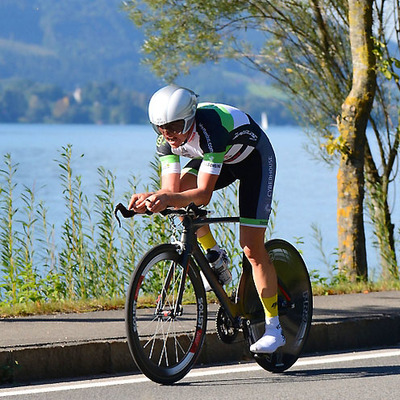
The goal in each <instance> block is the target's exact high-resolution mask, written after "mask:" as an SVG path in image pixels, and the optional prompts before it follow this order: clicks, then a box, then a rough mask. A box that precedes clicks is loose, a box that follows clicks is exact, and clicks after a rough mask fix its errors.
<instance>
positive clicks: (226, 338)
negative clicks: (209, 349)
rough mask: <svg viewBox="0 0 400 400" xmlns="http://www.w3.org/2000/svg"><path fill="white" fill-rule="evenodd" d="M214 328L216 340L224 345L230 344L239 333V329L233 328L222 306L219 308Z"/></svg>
mask: <svg viewBox="0 0 400 400" xmlns="http://www.w3.org/2000/svg"><path fill="white" fill-rule="evenodd" d="M215 326H216V328H217V336H218V339H219V340H221V341H222V342H224V343H228V344H229V343H232V342H233V341H234V340H235V339H236V337H237V335H238V333H239V329H238V328H236V327H235V326H233V323H232V321H231V320H230V318H229V317H228V314H227V313H226V312H225V309H224V308H223V307H222V306H219V309H218V312H217V316H216V319H215Z"/></svg>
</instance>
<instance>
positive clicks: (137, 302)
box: [125, 244, 207, 384]
mask: <svg viewBox="0 0 400 400" xmlns="http://www.w3.org/2000/svg"><path fill="white" fill-rule="evenodd" d="M180 259H181V256H180V255H179V253H178V252H177V248H176V246H174V245H172V244H162V245H159V246H156V247H154V248H153V249H152V250H150V251H149V252H148V253H147V254H146V255H145V256H144V257H143V258H142V260H141V261H140V262H139V264H138V265H137V267H136V268H135V271H134V272H133V274H132V278H131V282H130V285H129V289H128V293H127V299H126V305H125V323H126V331H127V338H128V344H129V349H130V352H131V354H132V357H133V359H134V361H135V363H136V364H137V366H138V367H139V369H140V370H141V371H142V372H143V373H144V374H145V375H146V376H147V377H148V378H149V379H151V380H152V381H154V382H157V383H161V384H172V383H174V382H176V381H178V380H180V379H182V378H183V377H184V376H185V375H186V374H187V373H188V372H189V371H190V369H191V368H192V366H193V364H194V363H195V362H196V359H197V357H198V355H199V353H200V350H201V348H202V345H203V342H204V338H205V334H206V324H207V301H206V294H205V290H204V286H203V283H202V280H201V277H200V274H199V271H198V269H197V267H196V266H195V264H194V263H193V262H192V261H190V262H189V268H188V273H187V278H186V283H185V292H184V295H185V296H188V297H191V298H190V299H189V298H187V299H185V298H184V300H187V301H188V302H190V300H192V301H193V300H194V303H195V304H187V305H184V306H183V307H182V308H181V309H179V312H178V313H177V315H174V311H173V310H174V307H175V302H176V295H177V291H178V289H179V283H180V281H181V274H182V271H183V267H182V265H181V264H180ZM168 271H169V273H170V278H171V279H170V282H169V283H168V279H166V277H167V275H168Z"/></svg>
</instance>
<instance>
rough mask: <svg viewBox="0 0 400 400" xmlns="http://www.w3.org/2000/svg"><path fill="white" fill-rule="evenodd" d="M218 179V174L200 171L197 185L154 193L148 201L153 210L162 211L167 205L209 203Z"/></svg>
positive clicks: (148, 206)
mask: <svg viewBox="0 0 400 400" xmlns="http://www.w3.org/2000/svg"><path fill="white" fill-rule="evenodd" d="M217 180H218V175H214V174H210V173H207V172H202V171H199V175H198V177H197V187H196V188H194V189H189V190H185V191H183V192H170V191H159V192H156V193H154V194H152V195H151V196H150V197H149V198H148V201H147V202H146V206H147V208H148V209H149V210H150V211H152V212H160V211H162V210H164V209H165V208H166V207H168V206H171V207H185V206H187V205H188V204H190V203H192V202H193V203H195V204H196V205H207V204H208V203H209V202H210V200H211V196H212V193H213V191H214V188H215V184H216V182H217Z"/></svg>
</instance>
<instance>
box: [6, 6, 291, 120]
mask: <svg viewBox="0 0 400 400" xmlns="http://www.w3.org/2000/svg"><path fill="white" fill-rule="evenodd" d="M120 4H121V1H120V0H86V1H81V0H68V1H54V0H2V1H1V2H0V90H1V92H0V107H2V110H1V111H2V112H0V121H7V122H14V120H13V118H14V119H15V118H17V121H22V122H25V121H26V122H29V121H32V118H31V117H29V112H28V111H26V110H25V109H26V107H29V104H30V103H31V102H32V100H31V97H29V96H32V95H34V96H36V98H37V99H38V100H37V101H39V102H40V101H44V99H43V100H42V98H41V97H40V96H38V94H37V92H40V93H43V92H44V91H47V90H48V89H49V85H50V86H51V87H52V89H51V91H52V93H53V94H54V91H57V90H58V91H59V92H60V96H61V97H59V98H56V99H53V100H51V101H50V100H49V102H48V104H47V103H46V105H45V106H43V107H41V108H42V109H44V108H47V109H49V110H50V111H51V115H47V114H46V112H45V111H42V112H41V113H39V114H37V113H36V112H35V113H33V114H34V115H35V117H34V122H40V119H41V118H42V119H43V121H44V122H46V121H48V122H54V121H56V122H99V121H97V120H93V118H92V117H90V116H89V117H87V116H86V117H85V118H80V119H79V118H78V121H74V120H72V119H71V118H70V119H68V118H66V115H63V118H64V117H65V118H64V120H63V119H58V120H57V115H58V114H57V112H56V113H54V112H53V111H54V107H55V102H56V101H59V100H62V99H65V98H68V99H69V100H68V101H70V100H71V99H73V97H72V94H73V93H74V91H75V90H76V89H77V88H85V87H87V86H88V85H89V86H90V87H92V86H93V85H100V86H101V87H103V85H104V84H107V85H110V84H111V83H112V87H113V88H114V87H115V86H116V87H118V88H119V89H118V90H119V92H120V93H119V95H118V99H119V100H118V101H121V100H120V98H122V97H123V98H124V99H125V102H129V101H130V100H126V99H127V98H128V97H133V101H134V103H135V107H137V108H138V109H137V110H136V114H135V120H137V121H138V122H142V121H143V120H145V119H146V110H145V108H146V103H147V100H148V98H149V97H150V95H151V93H153V92H154V91H155V90H156V89H157V88H159V87H160V86H161V85H162V84H163V82H162V80H161V79H159V78H157V77H155V76H154V75H153V74H152V73H151V71H150V70H149V68H148V67H147V66H144V65H142V64H141V62H140V57H141V55H140V46H141V43H142V41H143V35H142V34H141V32H140V31H138V30H137V29H136V27H135V26H134V25H133V23H132V22H131V21H130V20H129V19H128V18H127V15H126V14H125V13H124V12H122V10H121V9H120ZM178 83H182V84H185V85H187V86H190V87H191V88H193V89H194V90H196V91H197V92H198V93H200V94H201V97H202V99H203V100H218V101H225V102H228V103H232V104H236V105H239V106H241V107H243V108H245V109H246V110H248V111H249V112H251V113H253V114H254V115H260V113H261V112H262V111H270V110H272V111H273V112H271V113H270V115H271V118H272V119H271V118H270V122H271V123H288V122H291V120H290V117H289V115H288V113H287V111H285V110H284V109H283V108H282V94H281V93H277V92H276V90H275V89H271V88H270V87H269V83H268V81H267V80H266V78H265V76H263V75H261V74H255V75H254V76H250V77H249V75H248V71H245V70H243V69H242V67H240V66H239V65H238V64H236V63H234V62H232V61H230V62H223V63H221V64H218V65H214V64H213V65H206V66H201V67H198V68H196V69H195V70H193V71H192V72H191V75H190V76H189V77H182V78H180V79H179V81H178ZM41 85H45V86H46V90H43V87H42V86H41ZM32 87H36V89H35V90H33V89H32ZM106 87H108V86H106ZM21 88H22V89H21ZM38 88H40V89H38ZM21 90H24V92H23V93H22V94H21ZM32 90H33V91H34V93H33V94H32V93H31V92H32ZM7 91H8V92H7ZM10 91H11V92H12V93H11V94H10V93H9V92H10ZM128 91H129V92H130V93H129V94H128V93H127V92H128ZM6 92H7V93H8V95H7V96H6ZM132 93H133V94H132ZM138 94H140V95H141V97H140V96H138ZM21 96H22V97H23V98H24V99H22V97H21ZM139 97H140V100H139ZM36 98H35V99H36ZM10 99H11V100H12V101H11V100H10ZM135 99H136V100H135ZM92 100H93V101H95V102H97V103H98V102H99V101H100V102H101V101H102V99H101V97H96V98H95V99H92ZM46 101H47V100H46ZM113 101H115V98H114V100H113ZM64 102H65V101H64ZM16 103H17V104H18V105H19V108H21V109H23V110H25V111H24V114H21V112H22V111H21V112H17V113H14V112H12V111H13V110H10V107H11V105H14V104H16ZM25 103H26V104H27V106H25ZM70 104H72V103H71V102H70ZM13 107H14V106H13ZM6 108H7V109H6ZM125 108H126V107H125ZM59 109H60V107H58V110H59ZM50 111H49V112H50ZM69 111H70V110H69ZM85 112H86V111H85ZM27 114H28V116H27ZM30 114H32V112H31V113H30ZM92 114H93V112H92V111H91V115H92ZM45 115H47V116H46V117H45ZM2 116H3V117H2ZM124 121H126V119H120V120H117V121H116V122H120V123H123V122H124ZM100 122H109V121H108V120H107V119H106V120H104V121H100ZM126 122H132V121H131V120H129V121H126Z"/></svg>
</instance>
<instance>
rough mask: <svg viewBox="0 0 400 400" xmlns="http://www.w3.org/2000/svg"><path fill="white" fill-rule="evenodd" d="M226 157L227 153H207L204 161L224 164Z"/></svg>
mask: <svg viewBox="0 0 400 400" xmlns="http://www.w3.org/2000/svg"><path fill="white" fill-rule="evenodd" d="M224 155H225V152H223V153H206V154H204V158H203V160H204V161H211V162H213V163H216V164H222V163H223V162H224Z"/></svg>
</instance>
